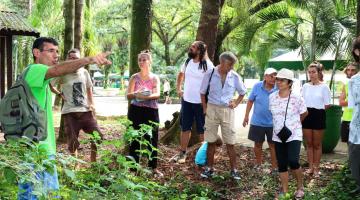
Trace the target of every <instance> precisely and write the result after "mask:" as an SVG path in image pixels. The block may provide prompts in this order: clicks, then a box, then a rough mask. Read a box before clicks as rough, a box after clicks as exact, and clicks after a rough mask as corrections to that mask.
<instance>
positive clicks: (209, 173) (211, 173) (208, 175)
mask: <svg viewBox="0 0 360 200" xmlns="http://www.w3.org/2000/svg"><path fill="white" fill-rule="evenodd" d="M214 174H215V173H214V171H213V170H211V169H210V168H208V167H207V168H206V169H205V171H204V172H203V173H201V174H200V176H201V177H203V178H211V177H212V176H214Z"/></svg>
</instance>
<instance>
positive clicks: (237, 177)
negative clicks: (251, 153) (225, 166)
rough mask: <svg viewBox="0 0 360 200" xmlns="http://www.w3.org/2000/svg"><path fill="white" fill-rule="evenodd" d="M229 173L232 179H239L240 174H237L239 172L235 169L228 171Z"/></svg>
mask: <svg viewBox="0 0 360 200" xmlns="http://www.w3.org/2000/svg"><path fill="white" fill-rule="evenodd" d="M230 175H231V177H232V178H233V179H234V180H240V179H241V178H240V174H239V172H238V171H237V170H232V171H231V172H230Z"/></svg>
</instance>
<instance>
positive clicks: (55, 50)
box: [40, 49, 59, 54]
mask: <svg viewBox="0 0 360 200" xmlns="http://www.w3.org/2000/svg"><path fill="white" fill-rule="evenodd" d="M40 51H41V52H43V51H47V52H49V53H57V54H59V50H57V49H41V50H40Z"/></svg>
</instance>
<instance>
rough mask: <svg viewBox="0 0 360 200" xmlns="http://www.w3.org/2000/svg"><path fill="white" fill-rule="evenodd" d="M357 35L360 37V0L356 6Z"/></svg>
mask: <svg viewBox="0 0 360 200" xmlns="http://www.w3.org/2000/svg"><path fill="white" fill-rule="evenodd" d="M356 7H357V8H356V35H357V36H359V35H360V0H357V5H356Z"/></svg>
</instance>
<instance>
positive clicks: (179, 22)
mask: <svg viewBox="0 0 360 200" xmlns="http://www.w3.org/2000/svg"><path fill="white" fill-rule="evenodd" d="M190 17H191V15H189V16H187V17H184V18H182V19H181V20H180V21H178V22H176V23H175V24H173V26H177V25H179V24H181V23H182V22H184V21H185V20H187V19H189V18H190Z"/></svg>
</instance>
